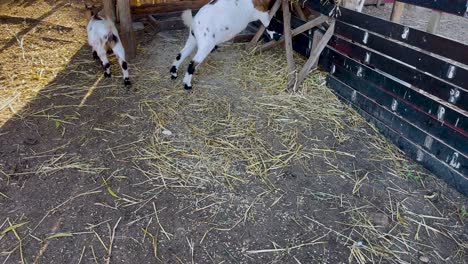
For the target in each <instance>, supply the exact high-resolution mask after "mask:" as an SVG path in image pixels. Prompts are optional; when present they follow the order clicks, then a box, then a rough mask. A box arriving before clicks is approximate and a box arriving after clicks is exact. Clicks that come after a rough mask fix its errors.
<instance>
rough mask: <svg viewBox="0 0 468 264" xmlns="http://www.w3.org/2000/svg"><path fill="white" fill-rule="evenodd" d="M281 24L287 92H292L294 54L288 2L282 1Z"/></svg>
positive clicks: (294, 70) (294, 74)
mask: <svg viewBox="0 0 468 264" xmlns="http://www.w3.org/2000/svg"><path fill="white" fill-rule="evenodd" d="M282 7H283V23H284V41H285V48H286V60H287V62H288V90H289V91H291V90H292V91H294V90H293V89H294V87H295V85H294V84H295V82H296V65H295V63H294V56H293V55H294V53H293V45H292V32H291V10H290V9H289V0H282Z"/></svg>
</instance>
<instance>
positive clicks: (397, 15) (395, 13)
mask: <svg viewBox="0 0 468 264" xmlns="http://www.w3.org/2000/svg"><path fill="white" fill-rule="evenodd" d="M404 10H405V3H402V2H398V1H395V2H394V3H393V9H392V14H391V15H390V20H391V21H392V22H395V23H400V21H401V16H402V15H403V11H404Z"/></svg>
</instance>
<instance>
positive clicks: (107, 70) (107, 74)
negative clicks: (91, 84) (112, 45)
mask: <svg viewBox="0 0 468 264" xmlns="http://www.w3.org/2000/svg"><path fill="white" fill-rule="evenodd" d="M96 54H97V55H98V56H99V59H101V63H102V66H103V67H104V76H105V77H111V71H110V63H109V60H108V59H107V56H106V49H104V47H99V48H98V49H97V50H96Z"/></svg>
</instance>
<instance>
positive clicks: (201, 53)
mask: <svg viewBox="0 0 468 264" xmlns="http://www.w3.org/2000/svg"><path fill="white" fill-rule="evenodd" d="M214 47H215V44H214V43H212V44H206V45H204V46H201V45H199V46H198V51H197V53H196V54H195V57H193V60H192V61H191V62H190V64H189V66H188V69H187V72H186V73H185V77H184V88H185V90H191V89H192V76H193V74H194V73H195V70H196V69H197V67H198V66H200V64H201V63H202V62H203V60H205V58H206V57H207V56H208V54H210V52H211V51H212V50H213V48H214Z"/></svg>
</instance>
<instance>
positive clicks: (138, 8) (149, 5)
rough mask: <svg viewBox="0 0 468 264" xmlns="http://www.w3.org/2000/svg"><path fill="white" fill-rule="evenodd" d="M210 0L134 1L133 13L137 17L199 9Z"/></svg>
mask: <svg viewBox="0 0 468 264" xmlns="http://www.w3.org/2000/svg"><path fill="white" fill-rule="evenodd" d="M208 2H210V0H132V3H133V5H132V7H131V8H132V12H133V13H134V14H137V15H143V14H155V13H165V12H174V11H183V10H186V9H199V8H200V7H202V6H203V5H205V4H207V3H208Z"/></svg>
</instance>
